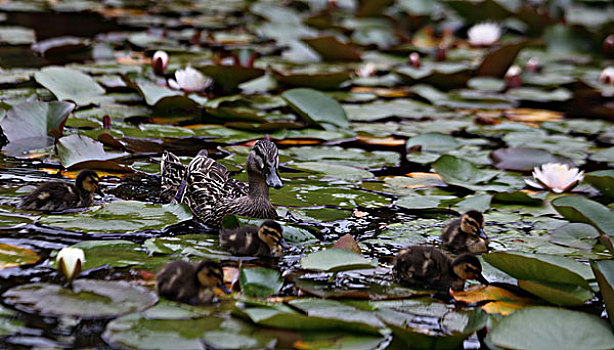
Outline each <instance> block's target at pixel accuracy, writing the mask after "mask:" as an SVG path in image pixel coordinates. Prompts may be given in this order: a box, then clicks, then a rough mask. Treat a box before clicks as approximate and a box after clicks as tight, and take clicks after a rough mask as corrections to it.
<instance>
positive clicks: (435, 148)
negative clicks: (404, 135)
mask: <svg viewBox="0 0 614 350" xmlns="http://www.w3.org/2000/svg"><path fill="white" fill-rule="evenodd" d="M415 146H420V148H421V151H422V152H425V151H432V152H445V151H451V150H453V149H457V148H458V147H460V146H461V144H460V142H458V141H457V140H456V139H455V138H454V137H452V136H450V135H448V134H442V133H438V132H429V133H424V134H420V135H416V136H414V137H412V138H410V139H409V140H407V144H406V145H405V147H406V148H407V149H411V148H412V147H415Z"/></svg>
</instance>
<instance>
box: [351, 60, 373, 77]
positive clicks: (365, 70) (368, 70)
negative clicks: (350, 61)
mask: <svg viewBox="0 0 614 350" xmlns="http://www.w3.org/2000/svg"><path fill="white" fill-rule="evenodd" d="M375 71H376V69H375V64H373V62H368V63H367V64H365V65H363V66H361V67H360V68H357V69H356V75H358V76H359V77H361V78H366V77H370V76H373V75H374V74H375Z"/></svg>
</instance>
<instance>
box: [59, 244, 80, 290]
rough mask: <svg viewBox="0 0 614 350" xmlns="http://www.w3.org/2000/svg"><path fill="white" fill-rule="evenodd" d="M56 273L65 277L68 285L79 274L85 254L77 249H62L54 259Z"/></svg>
mask: <svg viewBox="0 0 614 350" xmlns="http://www.w3.org/2000/svg"><path fill="white" fill-rule="evenodd" d="M55 261H56V263H57V269H58V271H59V272H60V273H61V274H62V275H64V277H66V281H67V282H68V283H69V284H70V283H71V282H72V281H73V280H74V279H75V278H76V277H77V276H78V275H79V274H80V273H81V268H82V266H83V263H84V262H85V254H84V253H83V250H81V249H79V248H62V250H60V252H59V253H58V255H57V256H56V258H55Z"/></svg>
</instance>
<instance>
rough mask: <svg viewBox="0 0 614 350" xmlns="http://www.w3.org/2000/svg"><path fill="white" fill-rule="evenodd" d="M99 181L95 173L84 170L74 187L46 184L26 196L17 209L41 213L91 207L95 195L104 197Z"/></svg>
mask: <svg viewBox="0 0 614 350" xmlns="http://www.w3.org/2000/svg"><path fill="white" fill-rule="evenodd" d="M99 181H100V179H99V178H98V175H97V174H96V173H95V172H94V171H92V170H82V171H81V172H80V173H79V174H78V175H77V179H76V180H75V184H74V185H73V184H69V183H66V182H58V181H53V182H46V183H44V184H42V185H40V186H38V187H37V188H36V189H35V190H34V191H32V193H30V194H28V195H26V196H24V197H23V198H22V200H21V203H19V205H18V206H17V207H18V208H19V209H25V210H41V211H60V210H65V209H72V208H81V207H89V206H90V205H92V203H93V202H94V193H98V194H100V195H101V196H104V194H103V193H102V191H101V190H100V187H99V186H98V182H99Z"/></svg>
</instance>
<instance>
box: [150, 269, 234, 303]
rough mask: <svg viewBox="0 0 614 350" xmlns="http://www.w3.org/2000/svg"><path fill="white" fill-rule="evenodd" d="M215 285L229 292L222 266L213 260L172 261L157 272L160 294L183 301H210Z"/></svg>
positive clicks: (157, 285) (213, 295) (213, 294)
mask: <svg viewBox="0 0 614 350" xmlns="http://www.w3.org/2000/svg"><path fill="white" fill-rule="evenodd" d="M215 287H218V288H220V289H222V290H223V291H224V292H226V293H229V291H228V289H226V286H224V272H223V270H222V266H221V265H220V264H219V263H217V262H215V261H211V260H203V261H201V262H200V263H198V264H192V263H189V262H187V261H183V260H176V261H172V262H170V263H168V264H166V265H165V266H164V267H163V268H162V269H161V270H160V271H159V272H158V273H157V274H156V288H157V290H158V294H160V295H161V296H163V297H165V298H167V299H170V300H175V301H179V302H182V303H188V304H192V305H197V304H204V303H210V302H211V301H212V300H213V298H214V297H215Z"/></svg>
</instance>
